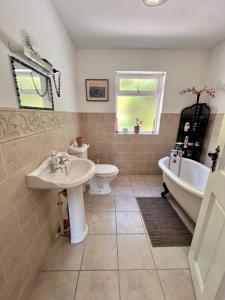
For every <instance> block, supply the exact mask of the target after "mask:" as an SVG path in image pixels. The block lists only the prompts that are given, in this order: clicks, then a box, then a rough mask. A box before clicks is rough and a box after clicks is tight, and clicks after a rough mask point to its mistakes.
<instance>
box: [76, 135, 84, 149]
mask: <svg viewBox="0 0 225 300" xmlns="http://www.w3.org/2000/svg"><path fill="white" fill-rule="evenodd" d="M76 142H77V146H78V147H83V145H84V138H83V137H82V136H78V137H77V138H76Z"/></svg>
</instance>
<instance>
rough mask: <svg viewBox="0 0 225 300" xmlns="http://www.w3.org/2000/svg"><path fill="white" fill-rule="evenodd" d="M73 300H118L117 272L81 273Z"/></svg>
mask: <svg viewBox="0 0 225 300" xmlns="http://www.w3.org/2000/svg"><path fill="white" fill-rule="evenodd" d="M75 300H119V282H118V273H117V271H81V272H80V276H79V282H78V286H77V292H76V297H75Z"/></svg>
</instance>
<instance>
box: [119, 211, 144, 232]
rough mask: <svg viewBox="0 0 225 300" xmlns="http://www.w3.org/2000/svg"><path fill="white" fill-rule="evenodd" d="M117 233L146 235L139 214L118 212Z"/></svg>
mask: <svg viewBox="0 0 225 300" xmlns="http://www.w3.org/2000/svg"><path fill="white" fill-rule="evenodd" d="M116 222H117V233H145V228H144V226H143V222H142V219H141V216H140V213H139V212H116Z"/></svg>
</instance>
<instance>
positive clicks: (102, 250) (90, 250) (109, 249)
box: [81, 235, 118, 270]
mask: <svg viewBox="0 0 225 300" xmlns="http://www.w3.org/2000/svg"><path fill="white" fill-rule="evenodd" d="M117 268H118V260H117V244H116V236H115V235H89V236H88V237H87V241H86V245H85V250H84V256H83V261H82V266H81V269H82V270H115V269H117Z"/></svg>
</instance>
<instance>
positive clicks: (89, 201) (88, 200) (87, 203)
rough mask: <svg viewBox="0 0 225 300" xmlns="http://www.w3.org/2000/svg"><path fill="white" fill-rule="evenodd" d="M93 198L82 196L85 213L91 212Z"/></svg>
mask: <svg viewBox="0 0 225 300" xmlns="http://www.w3.org/2000/svg"><path fill="white" fill-rule="evenodd" d="M92 202H93V196H89V195H85V196H84V209H85V211H91V209H92Z"/></svg>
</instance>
